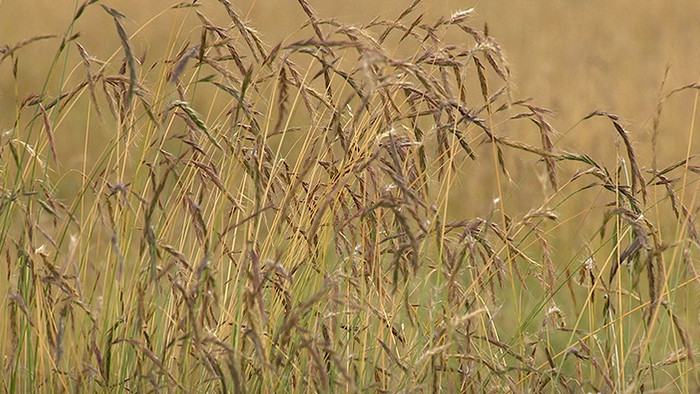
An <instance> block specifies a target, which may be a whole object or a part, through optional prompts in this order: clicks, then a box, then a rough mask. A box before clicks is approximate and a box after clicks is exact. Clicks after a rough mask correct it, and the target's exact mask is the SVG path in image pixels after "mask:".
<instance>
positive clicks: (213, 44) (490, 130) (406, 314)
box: [0, 0, 700, 392]
mask: <svg viewBox="0 0 700 394" xmlns="http://www.w3.org/2000/svg"><path fill="white" fill-rule="evenodd" d="M96 3H98V1H96V0H88V1H86V2H84V3H82V4H80V5H79V6H78V7H77V8H76V12H75V14H74V18H73V20H72V21H70V23H69V27H68V29H67V31H66V32H65V34H63V35H60V36H36V37H31V38H28V39H27V40H26V41H22V42H19V43H8V45H6V46H3V47H1V48H0V66H3V67H7V69H8V70H11V71H12V73H11V75H10V76H9V77H14V78H16V79H17V78H18V77H17V76H18V74H21V64H22V63H21V62H19V61H18V59H21V56H22V51H23V49H24V47H25V46H30V45H34V44H35V43H36V42H37V41H41V40H53V41H54V42H55V43H56V52H55V54H53V55H51V56H49V55H48V54H47V55H46V58H45V59H43V60H42V61H45V62H52V63H51V67H50V71H49V75H47V76H46V83H45V88H44V90H43V91H38V92H23V91H18V92H16V95H17V101H16V106H15V108H14V110H15V111H14V113H15V117H14V125H13V127H12V128H11V129H9V130H6V131H5V130H3V134H2V135H1V136H0V155H1V156H0V157H1V160H2V167H0V177H1V179H2V189H0V192H1V195H0V252H1V254H2V259H3V260H4V262H5V264H3V265H4V267H5V268H4V269H5V270H6V273H5V274H4V275H3V276H5V277H6V280H5V281H3V284H2V285H1V290H2V294H3V296H4V302H2V303H1V304H0V315H1V316H2V317H3V319H2V321H1V322H0V346H1V349H2V354H3V359H2V369H3V370H2V375H0V376H1V378H0V386H1V387H2V388H3V390H4V391H9V392H27V391H31V390H38V391H69V392H73V391H90V392H92V391H101V390H103V391H114V392H121V391H131V392H149V391H157V392H160V391H165V392H172V391H184V392H214V391H222V392H230V391H232V392H287V391H289V392H314V391H320V392H337V391H350V392H373V391H381V392H397V391H410V392H413V391H422V392H425V391H440V390H445V391H450V392H483V391H492V392H502V391H510V392H521V391H533V392H542V391H554V392H558V391H563V392H580V391H601V392H612V391H626V392H637V391H645V390H681V391H691V390H693V389H697V388H698V387H700V386H699V378H700V376H699V374H698V370H697V368H696V364H695V362H696V361H695V350H694V345H695V344H694V342H693V338H694V337H695V338H696V337H697V336H698V335H700V330H699V329H698V303H697V301H696V299H694V297H696V296H697V294H698V293H697V291H698V289H699V286H700V276H699V275H698V273H697V271H696V265H697V264H698V261H699V260H700V255H699V253H698V247H699V246H700V237H699V236H698V230H697V226H696V223H695V220H694V217H695V214H696V213H697V210H698V207H697V204H696V203H697V193H698V183H697V180H698V173H699V172H700V171H699V168H698V167H697V166H696V162H697V159H696V157H695V156H693V155H692V154H691V152H690V151H689V150H688V151H687V153H686V154H685V155H683V156H680V157H656V155H654V156H653V157H649V158H648V160H646V161H644V160H642V158H640V157H637V156H638V155H637V154H636V151H635V146H636V145H637V144H639V143H641V141H638V140H635V138H634V133H633V132H632V131H629V130H627V129H626V125H625V122H624V121H623V120H621V119H620V118H619V117H618V116H616V115H614V114H611V113H608V112H605V111H595V112H592V113H591V114H590V115H589V116H587V117H586V118H585V119H582V121H581V122H582V123H581V125H582V126H581V125H580V126H579V127H585V125H586V124H587V123H590V122H608V123H609V125H610V133H609V135H606V136H601V137H600V139H601V141H602V142H601V143H606V144H614V145H615V147H616V149H615V156H614V157H598V154H600V153H601V152H577V150H576V148H575V147H570V148H562V147H559V146H558V145H557V141H558V138H559V137H560V134H559V133H557V131H556V130H554V128H553V127H552V125H551V123H550V121H549V117H550V116H551V113H550V111H548V110H547V109H544V108H541V107H539V106H537V105H536V104H535V103H534V102H533V101H531V100H528V99H518V98H517V97H513V96H514V94H515V93H514V90H513V89H512V81H511V72H510V69H509V65H508V63H507V61H506V57H505V55H504V52H503V50H502V49H501V47H500V45H499V44H498V43H497V41H495V40H494V39H493V38H492V37H490V36H489V34H488V31H487V29H481V28H479V29H477V28H474V27H472V26H471V25H470V24H469V21H470V18H471V16H472V12H473V11H472V10H465V11H460V12H456V13H454V14H453V15H451V16H446V17H444V18H441V19H439V20H436V21H428V20H424V18H423V16H422V15H421V14H420V12H419V11H417V10H419V9H420V7H421V4H420V1H415V2H414V3H413V4H412V5H411V6H410V7H409V8H407V9H406V10H405V11H404V12H402V13H401V14H400V15H399V16H398V17H396V18H395V19H393V20H383V19H376V20H373V21H371V22H368V23H367V24H365V25H363V26H349V25H346V24H343V23H342V22H341V21H338V20H335V19H333V20H324V19H321V18H319V17H318V16H317V15H316V14H315V13H314V11H313V9H312V8H311V6H310V5H309V4H308V3H307V2H306V0H298V3H299V6H300V7H301V8H302V9H303V11H304V12H305V13H306V15H308V22H307V23H306V24H305V25H304V26H303V27H302V28H301V30H300V32H297V34H301V35H302V36H305V37H306V38H304V39H301V40H296V39H294V40H289V42H281V43H279V44H277V45H274V46H269V45H267V44H266V43H265V42H263V40H262V39H261V38H260V35H259V34H258V32H257V31H256V30H255V29H254V28H253V26H254V25H255V23H254V22H255V21H252V22H248V21H246V20H244V18H242V17H241V14H240V13H239V11H238V10H237V9H236V6H235V5H234V4H232V3H231V2H229V1H228V0H219V2H218V7H219V8H218V9H219V11H220V12H222V13H226V14H227V15H228V22H227V23H226V24H224V25H217V24H216V23H215V22H213V21H212V18H210V16H208V15H205V13H203V12H201V11H200V8H199V7H198V4H197V3H198V2H196V1H195V2H193V4H190V3H183V4H180V5H177V6H175V7H173V8H172V9H170V10H168V11H166V12H164V13H162V14H161V15H160V16H159V17H160V18H168V17H172V15H174V14H179V13H188V14H189V16H190V19H188V20H189V21H197V22H194V25H193V26H190V28H191V29H192V31H193V32H196V34H194V33H193V34H192V35H191V37H190V38H191V39H192V41H191V42H181V41H178V40H175V39H173V42H171V43H170V45H171V48H175V49H174V50H173V51H172V53H163V54H148V55H145V54H141V53H138V52H137V51H136V50H135V49H134V48H135V47H136V45H135V44H134V43H135V42H136V41H138V40H147V39H148V37H140V36H138V35H137V34H134V32H133V31H131V30H133V26H131V25H129V24H128V23H125V20H127V18H128V15H126V16H125V15H124V14H122V12H124V13H128V12H125V10H120V11H122V12H120V11H118V10H115V9H112V8H109V7H106V6H104V5H101V4H96ZM100 7H101V9H100ZM86 10H90V11H91V12H97V11H99V12H103V13H106V14H108V15H110V18H111V19H112V21H113V25H112V26H109V29H107V28H106V27H104V28H103V30H101V31H100V32H99V34H102V35H103V36H105V37H106V38H105V41H106V42H109V43H111V44H112V45H114V49H115V54H114V56H112V57H111V58H109V59H97V58H95V57H93V56H91V55H90V53H91V51H92V48H90V47H85V46H83V45H81V40H82V38H83V37H84V36H85V35H86V34H97V33H96V32H81V33H78V32H77V30H76V29H75V26H76V25H77V24H78V22H79V21H80V20H81V18H84V17H85V14H86ZM110 37H111V38H110ZM8 65H9V66H11V65H14V66H13V67H9V66H8ZM18 65H19V66H18ZM18 67H19V70H18ZM3 75H5V74H3ZM19 85H20V84H19V83H18V86H19ZM698 87H699V86H698V85H697V84H689V85H687V86H684V87H681V88H678V89H668V88H667V87H665V86H662V87H661V91H662V94H661V97H660V99H659V104H658V107H657V109H656V113H655V114H654V115H653V117H654V119H655V122H654V129H653V138H652V140H651V142H649V143H650V144H651V145H652V151H654V152H655V151H656V150H655V146H656V144H657V143H658V140H659V138H664V137H663V136H661V134H660V130H661V129H662V127H663V125H662V122H661V118H662V117H661V114H662V112H663V107H664V104H665V102H666V99H667V98H668V97H671V96H675V95H684V94H687V92H694V91H695V90H696V89H697V88H698ZM565 94H566V91H565V90H563V91H562V95H565ZM4 113H5V114H6V115H9V114H10V113H11V111H9V109H5V111H4ZM693 119H695V118H694V117H693ZM693 126H694V125H689V128H690V129H691V132H690V136H689V137H679V144H686V143H687V144H688V146H690V141H691V139H692V128H693ZM678 135H679V136H680V135H684V134H682V133H681V132H680V131H679V132H678ZM683 138H687V141H686V140H684V139H683ZM67 152H70V153H67ZM611 163H612V164H611Z"/></svg>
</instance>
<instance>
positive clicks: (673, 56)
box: [0, 0, 700, 209]
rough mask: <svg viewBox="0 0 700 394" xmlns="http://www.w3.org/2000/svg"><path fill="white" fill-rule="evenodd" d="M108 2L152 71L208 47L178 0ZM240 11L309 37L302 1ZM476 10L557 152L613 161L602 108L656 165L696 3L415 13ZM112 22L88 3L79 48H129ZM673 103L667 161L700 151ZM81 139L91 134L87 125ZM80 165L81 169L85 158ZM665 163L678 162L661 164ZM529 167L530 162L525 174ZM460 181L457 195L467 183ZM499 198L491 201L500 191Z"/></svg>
mask: <svg viewBox="0 0 700 394" xmlns="http://www.w3.org/2000/svg"><path fill="white" fill-rule="evenodd" d="M105 4H107V5H110V6H114V7H115V8H117V9H119V10H120V11H121V10H124V11H122V12H124V13H125V14H126V15H127V17H128V19H127V20H126V22H125V26H126V29H127V30H129V32H130V34H133V35H134V36H133V45H134V52H135V53H136V55H137V56H146V58H147V59H148V60H150V61H151V64H155V60H156V59H157V58H159V57H161V56H169V57H173V56H175V55H176V54H177V52H178V51H181V50H182V45H184V44H185V43H191V44H195V43H197V41H198V40H199V34H200V33H199V28H198V25H197V23H198V21H197V18H196V17H195V16H194V15H193V14H192V13H189V14H188V13H183V12H176V10H168V8H169V5H172V4H177V2H167V1H157V2H141V1H130V0H129V1H122V2H119V3H118V4H117V3H115V4H111V3H109V2H106V3H105ZM409 4H410V2H409V1H387V2H376V1H370V0H358V1H353V2H330V1H328V2H327V1H321V2H318V4H313V6H314V7H315V8H316V9H317V11H318V15H319V17H321V18H328V19H337V20H339V21H342V22H344V23H349V24H356V25H358V26H360V25H362V24H363V23H368V22H370V21H372V20H374V19H381V18H384V19H392V18H395V17H396V16H398V14H399V13H400V12H401V11H402V10H403V9H404V8H405V7H407V6H408V5H409ZM236 6H237V7H239V9H240V10H239V12H240V13H241V14H242V15H243V16H244V17H245V18H246V20H249V21H251V22H252V25H253V26H254V28H255V29H257V30H258V31H259V33H260V35H261V37H262V39H263V40H264V41H265V42H267V43H268V44H269V45H272V43H277V42H280V41H282V40H286V41H287V42H292V41H294V40H295V39H300V38H301V37H302V36H303V35H300V34H299V29H300V28H301V26H302V25H303V23H304V22H305V21H306V15H305V14H304V12H303V10H302V9H301V7H299V6H298V5H297V4H296V2H293V1H282V2H275V1H246V2H241V3H240V4H236ZM471 7H474V8H475V16H474V18H472V19H470V21H471V23H472V25H473V26H478V27H479V28H483V27H484V26H485V25H488V30H489V32H490V34H491V35H492V36H493V37H494V38H496V39H497V40H498V42H499V43H500V44H501V46H502V48H503V49H504V51H505V53H506V55H507V56H508V61H509V62H510V64H511V70H512V73H513V82H514V91H513V97H516V98H527V97H530V98H532V102H533V103H534V104H536V105H539V106H542V107H545V108H547V109H550V110H552V111H554V113H555V115H554V116H552V117H551V124H552V125H553V126H554V128H555V129H556V130H557V131H558V132H559V135H558V137H557V141H556V145H557V147H560V148H567V147H576V148H578V149H580V150H582V151H589V150H591V149H594V150H596V151H598V152H600V153H601V156H604V157H611V158H612V157H614V156H615V154H614V152H615V151H616V149H617V148H618V147H616V146H615V144H614V142H613V141H614V138H613V137H612V135H611V132H610V129H609V125H608V124H607V123H605V122H603V121H593V122H588V123H585V124H583V125H580V124H579V123H578V122H579V121H580V120H581V119H582V118H583V117H584V116H586V115H587V114H589V113H591V112H593V111H595V110H605V111H607V112H610V113H613V114H617V115H619V116H620V117H621V118H622V119H623V121H624V124H625V126H627V127H628V129H629V130H630V131H631V133H632V135H633V138H634V140H635V141H636V143H637V150H638V151H637V153H638V155H639V156H640V159H641V160H642V161H645V160H648V161H649V162H651V155H652V152H651V144H650V141H651V134H652V126H653V125H652V121H653V117H654V114H655V109H656V105H657V103H658V102H659V98H660V97H661V96H660V95H661V92H660V85H661V83H662V80H663V79H664V75H665V71H666V69H667V67H668V70H669V72H668V79H667V81H666V90H667V91H668V90H670V89H673V88H677V87H680V86H684V85H687V84H690V83H693V82H697V79H698V78H699V77H700V56H698V55H697V54H699V53H700V41H699V40H697V39H695V37H697V36H698V35H700V24H698V23H696V18H697V15H700V3H698V2H696V1H692V0H682V1H676V2H671V3H669V2H663V1H650V2H645V3H644V4H639V3H638V2H635V1H630V0H624V1H615V2H608V1H596V0H594V1H574V0H545V1H537V2H531V1H525V0H518V1H506V0H495V1H485V2H474V3H469V2H464V1H454V0H451V1H448V0H440V1H434V2H431V3H430V5H426V4H421V5H420V7H419V10H418V11H417V12H416V14H419V13H420V14H424V15H425V17H424V20H433V19H437V18H438V17H440V16H445V15H449V14H451V13H452V12H455V11H458V10H464V9H468V8H471ZM74 8H75V4H74V2H71V1H67V0H59V1H38V2H25V1H16V0H14V1H13V0H5V1H4V3H3V4H2V12H1V13H0V42H2V43H4V44H7V45H10V44H13V43H17V42H20V41H22V40H24V39H27V38H30V37H33V36H36V35H44V34H61V32H63V31H64V29H65V28H66V24H67V23H68V21H69V20H70V17H71V15H72V13H73V12H74ZM200 10H201V11H202V12H203V13H204V14H205V15H207V16H208V17H210V18H211V19H212V20H213V21H214V22H215V23H216V22H220V23H225V21H226V18H227V16H226V13H225V12H224V11H222V8H221V6H220V5H219V4H216V3H214V2H204V3H202V4H201V7H200ZM110 18H111V17H110V16H109V15H107V14H106V13H104V12H103V11H102V10H101V9H98V8H90V9H88V10H87V17H86V18H84V19H82V20H80V21H78V23H77V25H76V27H75V31H76V32H80V34H81V38H80V42H81V43H82V44H83V45H84V46H85V47H86V49H87V50H88V52H89V53H90V55H91V56H94V57H96V58H98V59H106V58H108V57H110V56H113V55H115V54H118V53H119V51H120V50H121V47H120V42H119V40H118V37H117V34H116V32H115V31H114V29H113V28H112V25H111V24H112V22H111V19H110ZM304 37H305V36H304ZM57 40H58V39H57V38H54V39H48V40H45V41H42V42H37V43H34V44H33V45H30V46H28V47H26V48H24V49H23V50H22V52H21V53H19V54H18V56H17V57H18V59H19V60H18V68H19V73H18V82H17V85H16V86H15V81H14V80H13V78H9V77H5V78H2V80H0V104H1V105H2V107H3V108H12V107H13V103H16V102H17V100H21V99H23V97H19V96H17V95H16V94H15V92H16V91H17V92H20V96H21V94H22V93H24V94H26V93H28V92H39V91H40V90H41V87H42V84H43V83H44V76H45V75H46V71H47V70H48V67H49V66H50V62H49V61H48V58H47V54H49V53H52V48H54V47H55V45H56V41H57ZM406 55H410V54H408V53H407V54H406ZM71 56H72V58H73V59H74V61H73V62H72V63H70V64H71V66H72V67H73V69H72V70H69V71H72V73H71V75H74V77H75V78H76V80H77V78H80V77H82V73H83V71H82V70H80V69H79V68H77V65H79V59H80V58H79V56H78V54H77V51H73V53H72V54H71ZM11 68H12V64H11V63H10V62H9V61H6V62H4V64H2V65H0V72H2V73H3V75H5V76H9V74H10V73H11ZM54 74H55V73H54ZM56 78H58V77H57V76H54V81H53V82H54V83H57V80H56ZM202 104H206V103H202ZM667 104H670V105H666V106H665V108H664V112H663V115H662V118H661V120H662V122H661V127H660V138H659V142H658V146H657V150H658V154H659V155H660V156H662V157H664V156H669V157H671V156H674V155H676V154H681V153H682V154H685V152H686V150H687V143H686V141H691V143H692V146H691V148H690V150H691V151H692V152H698V151H700V140H699V139H697V138H695V139H692V140H689V139H688V135H689V134H688V133H689V126H690V123H689V122H690V119H691V117H692V113H693V112H692V108H693V107H692V106H693V100H692V97H690V94H689V93H685V94H680V95H677V96H675V97H673V98H672V99H671V100H670V101H669V103H667ZM66 121H67V122H70V121H71V119H67V120H66ZM79 121H82V120H79ZM12 122H13V119H12V117H10V116H4V117H3V118H2V119H0V129H3V130H7V129H9V128H10V127H11V126H12ZM81 124H82V123H81ZM81 127H82V128H84V126H81ZM98 127H99V125H98ZM76 128H77V127H76ZM505 128H506V132H508V133H510V132H513V133H514V135H516V136H518V137H521V136H522V134H523V133H521V132H519V131H518V130H510V129H509V126H505ZM70 129H71V127H66V130H70ZM76 132H77V133H79V134H82V133H83V131H82V130H79V131H78V130H76ZM62 133H63V134H62V138H60V139H59V142H58V149H59V151H60V152H61V153H64V155H61V156H65V155H68V156H70V154H71V153H72V152H71V149H74V148H75V145H74V144H61V143H60V140H63V141H68V140H70V139H71V137H72V136H71V135H70V131H63V132H62ZM95 134H96V135H95V137H96V138H95V139H94V140H93V141H94V143H95V144H96V146H99V144H100V143H101V142H103V140H101V139H100V137H99V133H95ZM64 138H65V139H64ZM73 164H74V165H78V163H77V162H75V163H73ZM606 164H608V165H610V164H612V162H607V163H606ZM663 164H669V163H663V162H661V163H659V165H663ZM529 170H530V167H527V166H526V168H525V169H524V170H523V171H529ZM456 186H457V188H456V189H455V190H456V192H457V193H459V192H460V191H459V188H458V186H459V185H456ZM465 187H466V186H465ZM490 193H491V194H492V195H493V194H494V190H491V191H490ZM487 195H488V193H487ZM480 200H484V199H480ZM481 208H484V209H485V208H486V206H482V207H481Z"/></svg>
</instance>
